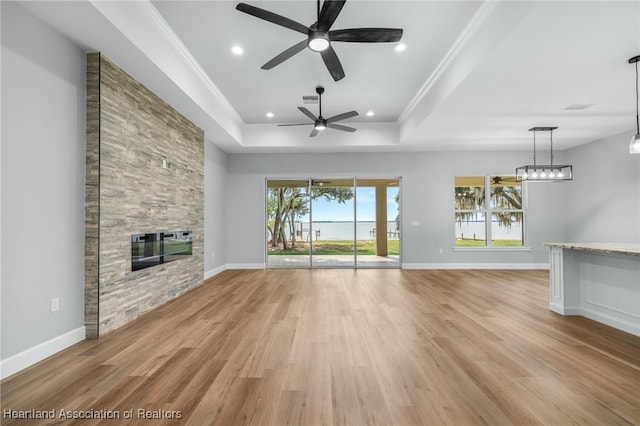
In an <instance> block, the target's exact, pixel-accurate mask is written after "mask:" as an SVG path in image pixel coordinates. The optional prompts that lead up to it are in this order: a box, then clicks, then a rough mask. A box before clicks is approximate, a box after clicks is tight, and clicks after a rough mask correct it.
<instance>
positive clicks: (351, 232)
mask: <svg viewBox="0 0 640 426" xmlns="http://www.w3.org/2000/svg"><path fill="white" fill-rule="evenodd" d="M353 181H354V179H353V178H348V179H312V180H311V217H312V220H311V228H312V237H313V239H312V242H311V262H312V265H313V267H314V268H353V267H355V254H356V250H355V247H356V246H355V241H354V238H355V221H354V190H353Z"/></svg>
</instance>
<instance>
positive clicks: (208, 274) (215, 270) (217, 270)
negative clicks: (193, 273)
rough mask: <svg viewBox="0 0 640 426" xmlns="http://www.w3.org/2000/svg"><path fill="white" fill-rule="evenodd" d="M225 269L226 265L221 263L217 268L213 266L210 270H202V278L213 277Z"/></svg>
mask: <svg viewBox="0 0 640 426" xmlns="http://www.w3.org/2000/svg"><path fill="white" fill-rule="evenodd" d="M227 269H229V267H228V265H222V266H218V267H217V268H213V269H212V270H210V271H204V279H205V281H206V280H208V279H209V278H213V277H215V276H216V275H218V274H219V273H221V272H224V271H226V270H227Z"/></svg>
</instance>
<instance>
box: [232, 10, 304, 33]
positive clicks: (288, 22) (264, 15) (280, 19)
mask: <svg viewBox="0 0 640 426" xmlns="http://www.w3.org/2000/svg"><path fill="white" fill-rule="evenodd" d="M236 9H237V10H239V11H240V12H244V13H247V14H249V15H251V16H255V17H256V18H260V19H264V20H265V21H269V22H271V23H274V24H276V25H280V26H281V27H285V28H289V29H290V30H294V31H297V32H299V33H302V34H304V35H308V34H309V27H307V26H305V25H302V24H301V23H299V22H296V21H294V20H292V19H289V18H285V17H284V16H280V15H278V14H275V13H273V12H269V11H268V10H264V9H260V8H259V7H255V6H251V5H250V4H246V3H238V5H237V6H236Z"/></svg>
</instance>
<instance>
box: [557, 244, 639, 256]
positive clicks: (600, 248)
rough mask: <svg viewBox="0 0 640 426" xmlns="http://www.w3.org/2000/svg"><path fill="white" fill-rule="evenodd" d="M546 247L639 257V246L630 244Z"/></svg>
mask: <svg viewBox="0 0 640 426" xmlns="http://www.w3.org/2000/svg"><path fill="white" fill-rule="evenodd" d="M544 245H545V246H547V247H560V248H565V249H572V250H582V251H592V252H597V253H610V254H628V255H631V256H640V244H630V243H544Z"/></svg>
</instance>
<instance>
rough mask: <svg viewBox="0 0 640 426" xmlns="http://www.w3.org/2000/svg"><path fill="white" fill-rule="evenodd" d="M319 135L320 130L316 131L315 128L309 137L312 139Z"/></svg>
mask: <svg viewBox="0 0 640 426" xmlns="http://www.w3.org/2000/svg"><path fill="white" fill-rule="evenodd" d="M318 133H320V130H318V129H316V128H315V127H314V128H313V130H312V131H311V133H310V134H309V137H310V138H312V137H314V136H316V135H317V134H318Z"/></svg>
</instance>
